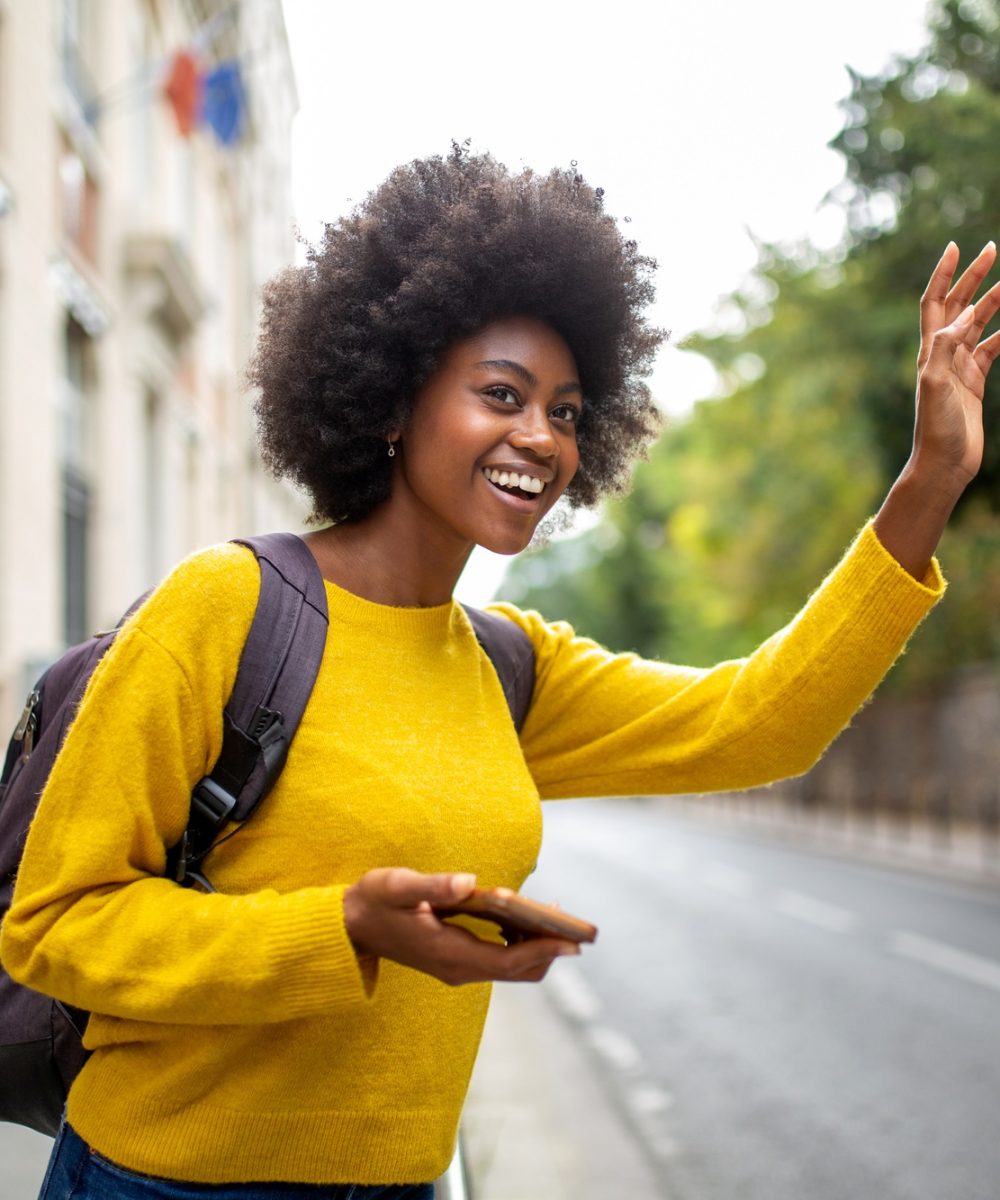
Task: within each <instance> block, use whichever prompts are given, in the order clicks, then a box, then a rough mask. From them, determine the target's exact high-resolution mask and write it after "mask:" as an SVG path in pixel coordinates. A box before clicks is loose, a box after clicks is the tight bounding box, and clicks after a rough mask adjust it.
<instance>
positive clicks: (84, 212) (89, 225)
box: [59, 138, 98, 263]
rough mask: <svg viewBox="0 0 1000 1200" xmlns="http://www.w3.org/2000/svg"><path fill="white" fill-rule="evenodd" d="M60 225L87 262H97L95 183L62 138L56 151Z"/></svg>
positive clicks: (75, 153) (77, 155) (81, 161)
mask: <svg viewBox="0 0 1000 1200" xmlns="http://www.w3.org/2000/svg"><path fill="white" fill-rule="evenodd" d="M59 193H60V201H61V203H60V207H61V210H62V228H63V233H64V234H65V235H66V237H67V238H68V239H69V241H71V242H72V243H73V245H74V246H76V247H77V249H78V250H80V251H81V253H82V254H83V255H84V257H85V258H87V260H88V261H89V262H92V263H96V262H97V196H98V192H97V185H96V184H95V183H94V180H93V179H92V178H91V176H90V174H89V173H88V171H87V168H86V167H85V166H84V163H83V159H82V158H81V157H80V156H79V154H77V152H76V151H75V150H74V149H73V148H72V147H71V146H70V144H69V142H68V141H67V140H66V139H65V138H63V142H62V151H61V153H60V155H59Z"/></svg>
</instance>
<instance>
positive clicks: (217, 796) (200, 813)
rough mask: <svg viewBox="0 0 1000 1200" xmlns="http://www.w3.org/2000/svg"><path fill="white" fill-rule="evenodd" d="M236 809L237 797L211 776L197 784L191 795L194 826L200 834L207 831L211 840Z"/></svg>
mask: <svg viewBox="0 0 1000 1200" xmlns="http://www.w3.org/2000/svg"><path fill="white" fill-rule="evenodd" d="M235 807H236V797H235V796H234V795H232V793H231V792H227V791H226V789H225V788H224V787H222V786H221V785H220V784H218V783H216V782H215V780H214V779H213V778H212V777H211V775H206V776H205V777H204V779H202V780H201V781H200V782H199V783H196V784H195V786H194V790H193V791H192V793H191V816H192V818H194V820H193V821H192V824H194V825H195V827H196V828H198V827H200V828H199V832H200V831H201V829H205V831H206V832H207V833H209V834H210V835H211V836H210V838H209V840H211V837H214V836H215V835H216V834H217V833H218V832H219V830H220V829H221V828H222V826H223V825H225V823H226V821H227V820H228V819H229V814H230V813H231V812H232V811H233V809H234V808H235ZM206 827H207V828H206Z"/></svg>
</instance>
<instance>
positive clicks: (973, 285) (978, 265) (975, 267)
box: [948, 242, 997, 315]
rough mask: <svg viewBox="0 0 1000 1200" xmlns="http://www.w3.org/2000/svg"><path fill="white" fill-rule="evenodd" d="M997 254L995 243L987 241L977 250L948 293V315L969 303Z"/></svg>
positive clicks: (959, 310)
mask: <svg viewBox="0 0 1000 1200" xmlns="http://www.w3.org/2000/svg"><path fill="white" fill-rule="evenodd" d="M996 256H997V248H996V243H994V242H987V243H986V245H985V246H984V247H983V248H982V250H980V251H979V253H978V254H977V255H976V257H975V258H974V259H973V260H972V262H971V263H969V265H968V266H967V267H966V269H965V270H964V271H963V272H962V275H961V277H960V279H959V281H958V283H956V284H955V286H954V287H953V288H952V289H951V291H950V292H949V293H948V310H949V315H951V314H954V313H955V312H961V310H962V309H963V308H965V307H966V305H968V304H971V303H972V300H973V297H974V296H975V294H976V292H978V291H979V288H980V286H981V284H982V282H983V280H984V279H985V278H986V276H987V275H988V274H989V272H990V267H992V266H993V263H994V261H995V259H996Z"/></svg>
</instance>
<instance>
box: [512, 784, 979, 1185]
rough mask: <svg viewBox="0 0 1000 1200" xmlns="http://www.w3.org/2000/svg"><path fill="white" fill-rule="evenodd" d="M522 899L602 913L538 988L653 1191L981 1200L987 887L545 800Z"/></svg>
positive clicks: (620, 806)
mask: <svg viewBox="0 0 1000 1200" xmlns="http://www.w3.org/2000/svg"><path fill="white" fill-rule="evenodd" d="M525 890H526V891H527V892H528V893H529V894H531V895H534V896H536V897H538V898H539V899H556V900H558V901H559V902H560V903H561V904H562V905H563V907H564V908H566V909H568V910H569V911H572V912H576V913H578V914H579V915H581V916H584V917H587V918H589V919H591V920H593V921H595V922H597V923H598V924H599V925H600V926H601V936H600V940H599V941H598V944H597V946H595V947H592V948H591V949H590V951H589V953H585V954H584V956H583V957H582V958H581V959H579V960H575V961H567V962H566V963H565V964H560V968H562V967H563V966H565V967H567V968H569V970H568V971H562V970H560V972H559V973H558V974H554V975H553V977H552V979H551V984H557V985H558V986H557V989H556V993H557V994H556V996H555V998H556V1000H557V1002H558V1003H559V1006H560V1008H561V1009H562V1011H563V1013H564V1014H565V1015H566V1016H567V1018H568V1019H569V1020H570V1021H572V1022H574V1023H576V1024H577V1026H578V1028H579V1031H580V1032H581V1034H582V1035H583V1038H584V1041H585V1042H586V1043H587V1044H589V1046H590V1048H591V1051H592V1053H593V1054H594V1055H595V1057H596V1058H597V1059H599V1060H600V1061H601V1062H602V1063H603V1069H604V1075H605V1078H606V1081H607V1084H608V1086H609V1088H611V1089H612V1090H613V1091H614V1093H615V1094H616V1096H617V1098H618V1102H619V1104H620V1105H621V1107H622V1109H623V1110H624V1111H627V1112H628V1113H629V1114H630V1117H631V1120H632V1122H633V1123H634V1125H635V1127H636V1128H637V1129H638V1130H639V1132H640V1134H641V1136H642V1138H643V1141H644V1143H645V1145H646V1147H647V1149H648V1151H649V1153H650V1157H651V1159H653V1160H654V1161H656V1162H657V1163H658V1166H659V1172H660V1179H661V1183H662V1194H663V1196H665V1197H670V1198H672V1200H805V1198H808V1200H869V1198H874V1197H878V1200H997V1198H998V1197H1000V894H997V893H996V892H990V891H986V890H976V889H974V888H971V887H969V888H965V887H961V886H958V885H952V884H945V883H941V882H938V881H933V880H929V879H923V878H920V877H915V876H912V875H902V874H896V873H893V872H890V871H881V870H879V869H877V868H874V867H870V866H859V865H856V864H852V863H848V862H844V861H840V860H836V859H832V858H830V859H828V858H824V857H822V856H820V855H816V854H809V853H805V852H801V851H799V850H796V849H793V848H789V847H787V846H778V845H774V844H768V843H766V842H759V841H755V840H753V838H752V837H750V836H749V835H743V834H740V835H735V834H729V833H722V832H717V831H715V830H709V829H705V828H704V827H701V826H694V825H688V824H685V823H684V822H683V821H680V820H678V819H676V818H674V817H670V816H668V815H667V814H665V813H664V812H662V811H660V810H657V809H656V808H655V807H654V806H647V805H640V804H636V803H631V802H627V801H609V802H600V803H595V802H571V803H568V804H559V805H548V806H547V807H546V838H545V849H544V851H543V855H542V861H541V865H540V868H539V870H538V872H537V874H536V875H535V876H534V877H533V878H532V879H531V880H530V881H529V885H528V886H527V887H526V889H525ZM549 986H550V984H549V983H547V984H546V987H547V988H548V987H549Z"/></svg>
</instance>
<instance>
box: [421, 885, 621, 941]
mask: <svg viewBox="0 0 1000 1200" xmlns="http://www.w3.org/2000/svg"><path fill="white" fill-rule="evenodd" d="M434 911H435V912H436V913H437V915H438V916H439V917H452V916H455V915H457V914H458V913H469V914H470V915H471V916H474V917H480V918H482V919H483V920H485V921H493V922H495V923H496V924H497V925H499V926H500V932H501V933H502V934H503V936H504V938H505V939H506V940H507V941H508V942H523V941H525V940H527V939H528V938H538V937H560V938H566V939H567V940H568V941H571V942H593V941H595V940H596V938H597V926H596V925H591V924H590V923H589V922H588V921H581V920H580V918H579V917H573V916H570V914H569V913H566V912H563V911H562V909H561V908H556V906H555V905H553V904H542V903H540V902H539V901H538V900H529V899H528V897H527V896H522V895H520V893H518V892H514V891H511V889H510V888H505V887H495V888H478V887H477V888H476V889H475V890H474V891H473V892H472V894H471V895H470V896H467V897H466V898H465V899H464V900H459V901H458V902H457V903H455V904H449V905H448V907H447V908H435V910H434Z"/></svg>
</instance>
